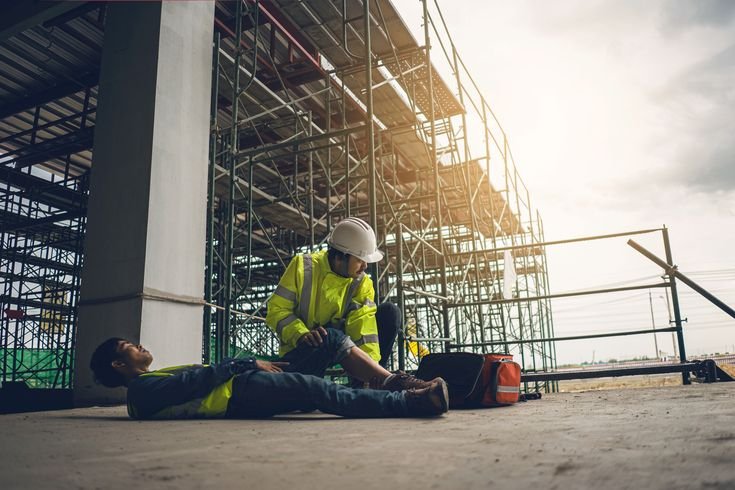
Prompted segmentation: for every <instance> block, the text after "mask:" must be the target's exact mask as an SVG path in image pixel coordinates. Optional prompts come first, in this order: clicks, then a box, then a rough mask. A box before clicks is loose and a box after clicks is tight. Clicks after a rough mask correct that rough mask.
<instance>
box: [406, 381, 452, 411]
mask: <svg viewBox="0 0 735 490" xmlns="http://www.w3.org/2000/svg"><path fill="white" fill-rule="evenodd" d="M405 396H406V405H407V408H408V416H409V417H435V416H438V415H441V414H443V413H445V412H448V411H449V390H448V389H447V383H446V381H444V380H443V379H441V378H434V379H433V380H432V381H430V382H429V386H428V387H426V388H421V389H410V390H407V391H406V394H405Z"/></svg>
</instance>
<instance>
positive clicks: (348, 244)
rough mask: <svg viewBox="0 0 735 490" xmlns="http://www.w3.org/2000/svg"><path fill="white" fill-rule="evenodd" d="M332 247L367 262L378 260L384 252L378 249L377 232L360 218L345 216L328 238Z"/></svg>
mask: <svg viewBox="0 0 735 490" xmlns="http://www.w3.org/2000/svg"><path fill="white" fill-rule="evenodd" d="M327 243H328V244H329V246H330V247H332V248H336V249H337V250H339V251H340V252H344V253H346V254H350V255H354V256H355V257H357V258H358V259H360V260H364V261H365V262H367V263H373V262H378V261H380V259H382V258H383V252H381V251H380V250H378V244H377V241H376V239H375V232H374V231H373V229H372V228H371V227H370V225H369V224H367V223H366V222H365V221H363V220H361V219H360V218H345V219H343V220H342V221H340V222H339V223H337V225H336V226H335V227H334V230H332V233H331V234H330V235H329V238H328V239H327Z"/></svg>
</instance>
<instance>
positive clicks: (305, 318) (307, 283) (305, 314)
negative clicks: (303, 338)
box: [299, 255, 311, 328]
mask: <svg viewBox="0 0 735 490" xmlns="http://www.w3.org/2000/svg"><path fill="white" fill-rule="evenodd" d="M309 303H311V255H304V285H303V286H302V287H301V299H300V300H299V316H300V317H301V321H302V322H304V325H306V328H310V326H309Z"/></svg>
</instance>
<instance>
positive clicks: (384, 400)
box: [90, 331, 449, 419]
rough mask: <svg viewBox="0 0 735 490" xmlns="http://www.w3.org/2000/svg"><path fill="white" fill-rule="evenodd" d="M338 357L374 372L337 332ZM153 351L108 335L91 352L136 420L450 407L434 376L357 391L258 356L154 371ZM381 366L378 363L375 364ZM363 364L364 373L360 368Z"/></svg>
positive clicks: (419, 412) (429, 411)
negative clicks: (419, 384) (409, 384)
mask: <svg viewBox="0 0 735 490" xmlns="http://www.w3.org/2000/svg"><path fill="white" fill-rule="evenodd" d="M334 333H335V335H334V337H335V338H336V341H332V342H331V347H336V348H337V349H338V352H335V355H336V356H337V357H338V358H340V359H341V360H340V362H342V365H343V366H345V368H346V369H348V370H350V368H352V369H356V370H357V372H354V373H353V374H354V375H358V374H362V375H363V376H365V375H366V373H368V371H369V370H370V366H365V365H364V359H363V357H362V356H361V355H360V354H362V355H364V353H362V351H360V350H359V349H356V348H354V347H352V348H345V345H346V344H345V342H344V340H343V339H339V338H338V337H339V334H340V333H341V332H339V331H335V332H334ZM152 362H153V355H152V354H151V353H150V352H149V351H147V350H146V349H144V348H143V346H141V345H139V344H133V343H131V342H129V341H127V340H125V339H121V338H114V337H113V338H110V339H108V340H106V341H105V342H103V343H102V344H100V345H99V346H98V347H97V349H96V350H95V351H94V354H93V355H92V359H91V362H90V368H91V369H92V371H93V372H94V375H95V378H96V379H97V381H98V382H99V383H101V384H103V385H105V386H108V387H116V386H127V388H128V393H127V400H128V414H129V415H130V416H131V417H132V418H137V419H161V418H164V419H165V418H200V417H230V418H262V417H270V416H272V415H277V414H281V413H288V412H293V411H296V410H303V411H312V410H321V411H322V412H325V413H330V414H335V415H342V416H345V417H418V416H436V415H440V414H442V413H444V412H446V411H447V410H448V408H449V395H448V393H447V385H446V383H445V382H444V380H442V379H441V378H436V379H434V380H433V381H431V382H429V383H428V386H427V387H426V388H423V389H412V390H407V391H388V390H362V389H361V390H354V389H352V388H348V387H345V386H341V385H338V384H335V383H332V382H331V381H327V380H325V379H322V378H320V377H316V376H310V375H304V374H299V373H286V372H283V368H285V367H286V363H282V362H268V361H260V360H256V359H254V358H248V359H235V360H227V361H224V362H222V363H219V364H214V365H211V366H202V365H186V366H176V367H170V368H164V369H159V370H156V371H150V370H149V367H150V365H151V363H152ZM375 365H376V366H377V364H375ZM361 369H362V371H361Z"/></svg>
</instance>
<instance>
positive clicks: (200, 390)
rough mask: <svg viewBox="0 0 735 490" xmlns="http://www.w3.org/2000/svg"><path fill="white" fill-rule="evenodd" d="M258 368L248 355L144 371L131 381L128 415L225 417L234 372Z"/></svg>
mask: <svg viewBox="0 0 735 490" xmlns="http://www.w3.org/2000/svg"><path fill="white" fill-rule="evenodd" d="M255 369H257V367H256V365H255V358H247V359H229V360H225V361H223V362H221V363H219V364H212V365H209V366H207V365H205V366H202V365H199V364H188V365H184V366H172V367H167V368H163V369H158V370H156V371H150V372H148V373H144V374H141V375H140V376H138V377H137V378H135V379H133V380H132V381H130V383H128V397H127V399H128V415H130V417H131V418H134V419H182V418H213V417H224V416H225V415H226V414H227V405H228V404H229V401H230V398H231V397H232V382H233V380H234V378H235V376H237V375H240V374H244V373H246V372H248V371H253V370H255Z"/></svg>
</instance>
